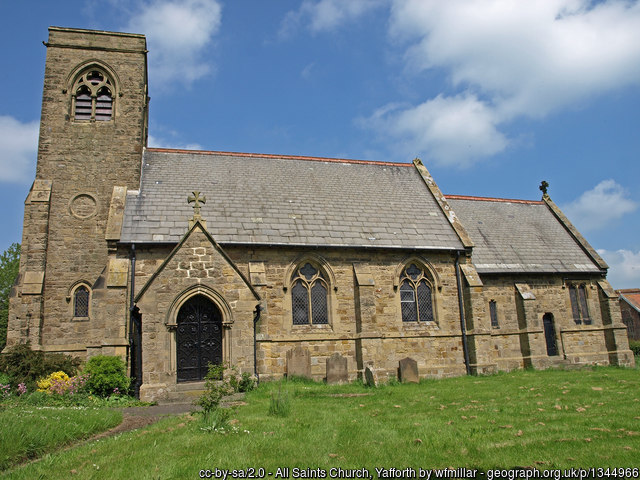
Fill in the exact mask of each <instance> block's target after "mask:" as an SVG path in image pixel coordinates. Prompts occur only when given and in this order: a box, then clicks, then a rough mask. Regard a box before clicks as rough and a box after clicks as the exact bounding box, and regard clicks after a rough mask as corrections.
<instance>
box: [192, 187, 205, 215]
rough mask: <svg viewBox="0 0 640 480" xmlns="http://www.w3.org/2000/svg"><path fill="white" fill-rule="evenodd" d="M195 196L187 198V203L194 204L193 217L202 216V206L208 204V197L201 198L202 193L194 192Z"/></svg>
mask: <svg viewBox="0 0 640 480" xmlns="http://www.w3.org/2000/svg"><path fill="white" fill-rule="evenodd" d="M192 193H193V195H189V196H188V197H187V202H188V203H193V215H194V216H198V217H199V216H200V204H201V203H202V204H205V203H207V197H205V196H204V195H202V196H200V192H199V191H197V190H196V191H194V192H192Z"/></svg>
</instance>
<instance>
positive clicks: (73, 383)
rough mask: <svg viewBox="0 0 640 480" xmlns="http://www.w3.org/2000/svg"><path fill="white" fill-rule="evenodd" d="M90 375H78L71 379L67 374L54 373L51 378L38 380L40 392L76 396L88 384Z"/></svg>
mask: <svg viewBox="0 0 640 480" xmlns="http://www.w3.org/2000/svg"><path fill="white" fill-rule="evenodd" d="M88 379H89V375H76V376H75V377H69V375H67V374H66V373H64V372H62V371H60V372H54V373H52V374H50V375H49V376H47V377H45V378H42V379H40V380H38V382H37V383H38V391H39V392H47V393H48V394H53V393H55V394H56V395H65V394H69V395H75V394H76V393H78V391H80V390H81V389H82V388H83V387H84V385H85V384H86V383H87V380H88Z"/></svg>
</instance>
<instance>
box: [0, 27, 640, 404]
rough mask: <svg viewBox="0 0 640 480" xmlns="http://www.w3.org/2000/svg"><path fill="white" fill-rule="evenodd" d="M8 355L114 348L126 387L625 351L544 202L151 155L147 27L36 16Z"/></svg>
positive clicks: (402, 173) (241, 156)
mask: <svg viewBox="0 0 640 480" xmlns="http://www.w3.org/2000/svg"><path fill="white" fill-rule="evenodd" d="M46 46H47V60H46V66H45V76H44V93H43V101H42V119H41V124H40V137H39V147H38V160H37V170H36V177H35V180H34V182H33V186H32V187H31V190H30V192H29V194H28V196H27V199H26V201H25V211H24V227H23V228H24V230H23V240H22V258H21V264H20V274H19V277H18V280H17V281H16V284H15V287H14V288H13V290H12V296H11V299H10V316H9V331H8V342H7V345H8V347H11V346H12V345H15V344H17V343H21V342H30V343H31V346H32V347H33V348H34V349H39V350H42V351H45V352H65V353H69V354H73V355H76V356H79V357H83V358H86V357H90V356H92V355H97V354H107V355H120V356H122V358H123V359H125V360H126V361H127V362H128V365H129V366H130V368H131V375H132V377H134V378H135V379H136V383H137V387H138V389H139V393H140V396H141V398H143V399H147V400H153V399H156V400H162V399H167V398H170V397H171V395H175V394H179V393H180V392H181V391H184V389H188V388H189V385H193V384H194V382H195V383H197V382H198V381H200V380H201V379H202V378H203V375H204V374H205V373H206V370H207V365H208V364H209V363H210V362H213V363H220V362H229V363H231V364H233V365H236V366H238V367H239V368H240V369H241V370H242V371H246V372H251V373H255V374H257V375H258V376H259V377H260V379H272V378H279V377H281V376H283V375H286V374H287V371H288V368H289V367H288V362H287V356H288V354H290V353H291V352H292V351H293V350H294V349H296V351H298V352H300V351H302V352H305V355H308V357H309V358H310V369H311V375H312V376H313V377H314V378H316V379H322V378H323V377H324V376H325V374H326V360H327V359H328V358H329V357H330V356H332V355H334V354H336V353H337V354H340V355H342V356H343V357H345V358H346V359H347V370H348V377H349V379H355V378H357V377H358V376H360V375H362V372H363V370H364V369H365V368H366V367H367V366H369V367H371V368H373V369H374V370H375V371H376V372H377V374H378V375H379V376H381V377H382V378H387V377H388V376H389V377H390V376H393V375H395V374H396V372H397V368H398V362H399V360H401V359H403V358H406V357H410V358H412V359H414V360H416V361H417V364H418V370H419V374H420V376H422V377H444V376H453V375H463V374H466V373H486V372H494V371H499V370H511V369H516V368H523V367H535V368H546V367H549V366H554V365H564V364H617V365H632V364H633V362H634V360H633V356H632V354H631V352H630V350H629V345H628V340H627V333H626V329H625V326H624V325H623V324H622V321H621V316H620V307H619V305H618V296H617V294H616V293H615V292H614V291H613V289H612V288H611V286H610V284H609V283H608V282H607V280H606V273H607V268H608V266H607V264H606V263H605V262H604V261H603V260H602V258H600V257H599V256H598V254H597V253H596V252H595V250H594V249H593V248H592V247H591V246H590V245H589V243H587V241H586V240H585V239H584V237H583V236H582V235H581V234H580V233H579V232H578V231H577V230H576V228H575V227H574V226H573V225H572V224H571V223H570V222H569V220H568V219H567V218H566V217H565V216H564V214H563V213H562V212H561V211H560V209H559V208H558V207H557V206H556V205H555V204H554V202H553V201H552V200H551V198H550V197H549V196H548V195H547V194H546V189H543V190H544V194H543V196H542V199H541V200H539V201H538V200H509V199H499V198H479V197H465V196H449V195H443V193H442V192H441V191H440V189H439V188H438V186H437V184H436V183H435V181H434V179H433V178H432V177H431V175H430V174H429V171H428V170H427V168H426V167H425V165H424V164H423V163H422V162H421V161H420V160H419V159H415V160H414V161H413V162H412V163H392V162H373V161H361V160H344V159H330V158H316V157H301V156H291V155H267V154H252V153H230V152H216V151H212V152H210V151H185V150H169V149H159V148H147V147H146V143H147V124H148V123H147V119H148V108H149V96H148V78H147V63H146V59H147V56H146V54H147V46H146V40H145V37H144V36H143V35H136V34H127V33H113V32H104V31H89V30H78V29H70V28H58V27H51V28H50V29H49V40H48V42H47V43H46Z"/></svg>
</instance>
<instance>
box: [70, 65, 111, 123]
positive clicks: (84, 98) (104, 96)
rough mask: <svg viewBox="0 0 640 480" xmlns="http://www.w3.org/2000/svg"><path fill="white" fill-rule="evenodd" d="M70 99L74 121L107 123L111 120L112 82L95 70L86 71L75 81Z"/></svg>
mask: <svg viewBox="0 0 640 480" xmlns="http://www.w3.org/2000/svg"><path fill="white" fill-rule="evenodd" d="M72 98H73V118H74V119H75V120H80V121H82V120H89V121H90V120H95V121H98V122H107V121H109V120H111V119H112V118H113V82H112V81H111V79H110V78H109V77H108V76H107V75H106V74H105V73H104V72H102V71H100V70H98V69H96V68H91V69H89V70H86V71H85V72H84V73H83V74H81V75H80V76H79V77H78V78H77V79H76V81H75V83H74V85H73V91H72Z"/></svg>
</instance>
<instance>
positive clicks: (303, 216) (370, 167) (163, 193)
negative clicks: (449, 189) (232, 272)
mask: <svg viewBox="0 0 640 480" xmlns="http://www.w3.org/2000/svg"><path fill="white" fill-rule="evenodd" d="M192 191H199V192H201V194H204V195H205V196H206V204H205V205H203V206H202V209H201V215H202V217H203V218H204V219H205V220H206V222H207V229H208V231H209V233H210V234H211V235H212V236H213V238H215V239H216V241H217V242H218V243H221V244H248V243H251V244H271V245H301V246H325V247H327V246H337V247H379V248H410V249H449V250H453V249H462V248H463V245H462V243H461V241H460V239H459V237H458V235H457V234H456V232H455V230H454V229H453V227H452V226H451V223H450V222H449V221H448V219H447V218H446V216H445V215H444V214H443V212H442V209H441V208H440V206H439V205H438V203H437V202H436V200H435V198H434V197H433V195H432V194H431V192H430V190H429V189H428V188H427V186H426V185H425V182H424V180H423V178H422V177H421V175H420V173H419V172H418V171H417V170H416V168H415V166H414V165H413V164H398V163H386V162H365V161H352V160H336V159H320V158H310V157H290V156H277V155H259V154H239V153H225V152H198V151H181V150H164V149H147V150H146V151H145V153H144V157H143V167H142V181H141V185H140V190H139V191H137V192H129V193H128V194H127V199H126V206H125V214H124V222H123V226H122V233H121V238H120V241H121V242H123V243H178V242H179V241H180V239H181V237H182V236H183V235H184V234H185V233H186V231H187V228H188V219H189V218H190V217H191V216H193V209H192V207H191V206H190V205H188V204H187V196H188V195H189V194H191V192H192Z"/></svg>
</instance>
